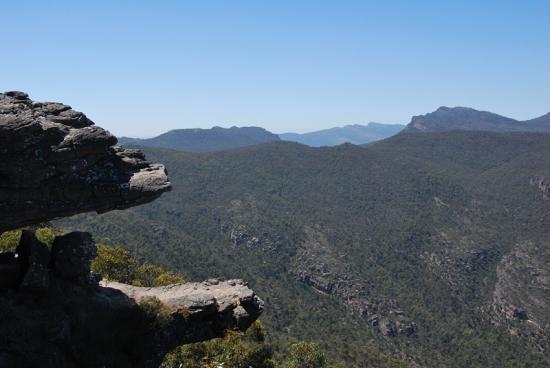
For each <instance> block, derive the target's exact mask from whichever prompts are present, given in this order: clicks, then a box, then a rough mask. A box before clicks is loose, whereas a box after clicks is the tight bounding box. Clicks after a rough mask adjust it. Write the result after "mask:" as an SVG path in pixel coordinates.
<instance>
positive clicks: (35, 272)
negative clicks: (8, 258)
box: [16, 230, 50, 292]
mask: <svg viewBox="0 0 550 368" xmlns="http://www.w3.org/2000/svg"><path fill="white" fill-rule="evenodd" d="M16 253H17V255H18V257H17V259H18V260H19V264H20V272H21V284H20V287H21V288H24V289H28V290H31V291H35V292H38V291H40V292H44V291H47V290H48V288H49V287H50V276H49V270H48V264H49V262H50V251H49V250H48V246H47V245H46V244H44V243H42V242H41V241H39V240H38V239H36V236H35V235H34V233H33V232H31V231H29V230H23V232H22V234H21V240H20V242H19V246H18V247H17V250H16Z"/></svg>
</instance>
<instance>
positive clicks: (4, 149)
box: [0, 92, 170, 232]
mask: <svg viewBox="0 0 550 368" xmlns="http://www.w3.org/2000/svg"><path fill="white" fill-rule="evenodd" d="M116 143H117V139H116V138H115V137H114V136H113V135H111V134H110V133H109V132H108V131H106V130H104V129H102V128H100V127H97V126H95V125H94V123H93V122H92V121H91V120H89V119H88V118H87V117H86V116H85V115H84V114H83V113H81V112H78V111H74V110H72V109H71V107H70V106H67V105H63V104H60V103H52V102H35V101H32V100H30V99H29V98H28V96H27V94H25V93H22V92H6V93H3V94H2V93H0V214H1V216H0V232H2V231H5V230H9V229H14V228H18V227H21V226H25V225H30V224H35V223H38V222H41V221H48V220H52V219H55V218H58V217H64V216H70V215H73V214H77V213H81V212H88V211H97V212H105V211H109V210H113V209H123V208H127V207H131V206H135V205H138V204H142V203H146V202H150V201H152V200H153V199H155V198H157V197H158V196H160V195H161V194H162V193H163V192H165V191H168V190H169V189H170V182H169V181H168V177H167V174H166V170H165V169H164V166H163V165H159V164H150V163H148V162H147V161H145V157H144V156H143V154H142V153H141V152H140V151H138V150H130V149H123V148H121V147H119V146H116Z"/></svg>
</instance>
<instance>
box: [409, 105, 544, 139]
mask: <svg viewBox="0 0 550 368" xmlns="http://www.w3.org/2000/svg"><path fill="white" fill-rule="evenodd" d="M446 130H482V131H492V132H547V133H548V132H550V114H547V115H544V116H541V117H539V118H536V119H532V120H527V121H518V120H514V119H510V118H507V117H504V116H501V115H497V114H494V113H491V112H487V111H478V110H474V109H471V108H468V107H453V108H449V107H440V108H439V109H437V110H436V111H434V112H432V113H429V114H426V115H419V116H414V117H413V118H412V120H411V122H410V123H409V124H408V125H407V127H406V128H405V130H404V131H405V132H415V131H421V132H438V131H446Z"/></svg>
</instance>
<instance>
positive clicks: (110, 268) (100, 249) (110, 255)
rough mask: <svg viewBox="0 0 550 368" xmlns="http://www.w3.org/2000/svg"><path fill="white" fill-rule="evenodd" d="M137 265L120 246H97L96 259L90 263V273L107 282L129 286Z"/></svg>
mask: <svg viewBox="0 0 550 368" xmlns="http://www.w3.org/2000/svg"><path fill="white" fill-rule="evenodd" d="M136 267H137V263H136V261H135V260H134V259H133V258H132V257H131V256H130V253H128V251H127V250H125V249H124V248H122V247H121V246H116V247H110V246H108V245H104V244H98V245H97V257H96V258H94V260H93V261H92V271H93V272H95V273H98V274H100V275H101V276H102V277H103V278H105V279H107V280H113V281H119V282H123V283H126V284H129V283H131V282H132V280H133V279H134V275H135V272H136Z"/></svg>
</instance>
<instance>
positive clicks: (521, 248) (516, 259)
mask: <svg viewBox="0 0 550 368" xmlns="http://www.w3.org/2000/svg"><path fill="white" fill-rule="evenodd" d="M488 310H489V313H490V315H491V316H492V319H493V321H494V322H495V324H498V325H500V326H503V327H505V328H507V329H508V331H509V332H510V333H511V334H512V335H517V336H523V337H525V338H527V340H529V341H531V342H532V343H534V344H536V345H537V346H538V347H539V348H540V349H541V351H549V350H550V313H549V311H550V248H549V247H548V244H546V243H544V242H541V243H535V242H521V243H518V244H517V245H516V246H515V247H514V249H512V251H511V252H510V253H509V254H507V255H506V256H504V257H503V258H502V260H501V261H500V263H499V264H498V267H497V282H496V285H495V289H494V292H493V300H492V304H491V306H490V308H488Z"/></svg>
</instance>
